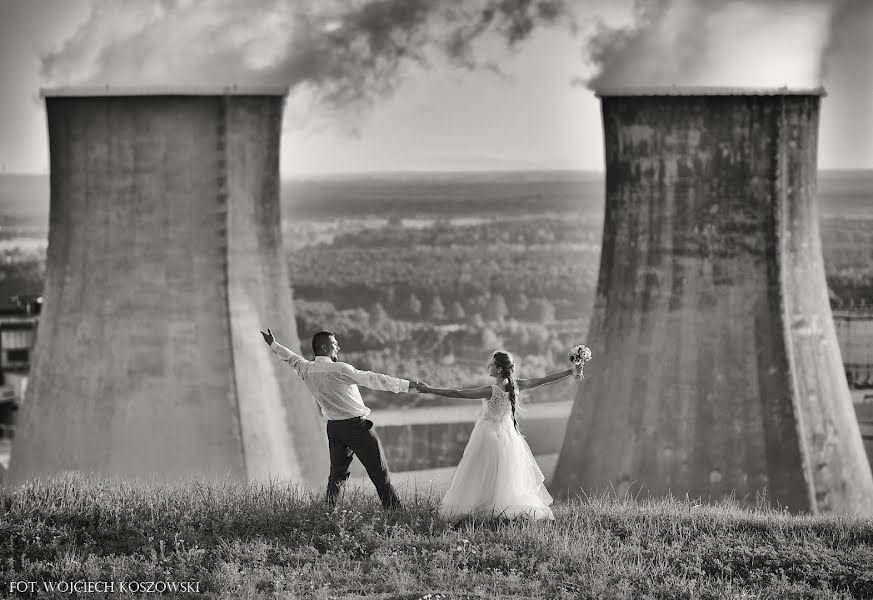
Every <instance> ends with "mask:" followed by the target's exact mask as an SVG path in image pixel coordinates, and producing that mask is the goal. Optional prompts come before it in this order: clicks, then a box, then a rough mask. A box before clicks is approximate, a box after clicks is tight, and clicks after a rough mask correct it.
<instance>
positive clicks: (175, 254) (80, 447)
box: [10, 95, 326, 481]
mask: <svg viewBox="0 0 873 600" xmlns="http://www.w3.org/2000/svg"><path fill="white" fill-rule="evenodd" d="M46 108H47V114H48V127H49V149H50V156H51V204H50V228H49V245H48V251H47V266H46V271H47V277H46V289H45V293H44V298H45V303H44V309H43V313H42V319H41V323H40V331H39V336H38V340H37V345H36V348H35V352H34V360H33V364H32V369H31V379H30V383H29V387H28V390H27V396H26V398H25V402H24V406H23V407H22V414H21V415H20V417H21V418H20V420H19V428H18V431H17V435H16V440H15V445H14V448H13V451H12V457H11V464H10V478H11V479H12V480H21V479H23V478H26V477H29V476H33V475H38V474H47V473H54V472H58V471H63V470H70V469H72V470H83V471H98V472H105V473H117V474H122V475H127V476H139V475H142V476H150V475H157V476H159V477H162V478H177V477H184V476H188V475H218V476H225V475H228V476H230V477H231V478H238V479H246V478H247V477H250V476H254V477H255V478H260V477H263V476H264V475H265V474H267V473H270V474H272V475H273V476H276V477H289V478H294V479H300V478H302V479H310V478H311V479H312V480H313V481H314V473H315V472H316V471H317V472H319V475H321V473H323V472H324V470H325V469H326V459H323V458H322V457H321V455H318V456H316V455H314V454H312V453H311V450H310V448H312V447H314V446H315V445H316V444H319V445H322V446H323V445H324V444H323V440H322V437H323V436H322V435H320V433H321V432H320V431H313V428H312V425H311V424H312V423H315V422H316V419H317V414H316V413H315V408H314V406H313V403H312V402H311V399H310V398H309V396H308V394H307V393H306V391H305V389H304V388H303V386H302V383H301V382H300V381H299V380H297V379H296V375H294V376H293V377H292V376H290V375H289V374H288V373H287V372H284V371H282V369H281V368H280V367H281V363H279V364H276V363H277V362H278V361H276V359H275V358H274V357H272V355H270V353H269V351H268V349H267V348H266V346H265V345H264V343H263V340H262V339H261V337H260V334H259V333H258V328H259V327H266V326H270V327H272V328H273V329H274V331H276V333H277V336H279V337H280V339H282V340H286V342H287V343H291V342H292V340H296V339H297V336H296V331H294V314H293V307H292V305H291V298H290V292H289V288H288V281H287V278H286V277H287V276H285V275H284V269H282V267H281V264H282V258H281V237H280V236H279V233H278V231H279V230H278V227H279V225H278V224H279V218H278V210H279V209H278V140H279V131H280V129H279V128H280V125H281V109H282V97H281V96H268V95H264V96H123V97H111V96H110V97H49V98H47V99H46ZM319 461H320V462H319Z"/></svg>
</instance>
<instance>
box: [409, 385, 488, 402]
mask: <svg viewBox="0 0 873 600" xmlns="http://www.w3.org/2000/svg"><path fill="white" fill-rule="evenodd" d="M418 391H419V392H421V393H422V394H434V395H435V396H445V397H446V398H468V399H470V400H473V399H475V398H489V397H490V396H491V387H490V386H487V385H486V386H484V387H480V388H469V389H465V390H455V389H449V388H432V387H430V386H429V385H425V384H423V383H422V384H421V385H420V386H419V388H418Z"/></svg>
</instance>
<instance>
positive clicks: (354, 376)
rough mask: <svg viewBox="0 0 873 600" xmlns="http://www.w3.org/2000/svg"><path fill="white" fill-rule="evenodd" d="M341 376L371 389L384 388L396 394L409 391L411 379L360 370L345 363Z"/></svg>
mask: <svg viewBox="0 0 873 600" xmlns="http://www.w3.org/2000/svg"><path fill="white" fill-rule="evenodd" d="M340 376H341V377H342V378H343V379H345V380H346V381H347V382H348V383H354V384H355V385H362V386H364V387H365V388H370V389H371V390H384V391H386V392H394V393H395V394H397V393H399V392H408V391H409V380H407V379H399V378H397V377H391V376H390V375H383V374H382V373H374V372H373V371H359V370H358V369H356V368H354V367H353V366H352V365H349V364H344V365H343V367H342V370H341V371H340Z"/></svg>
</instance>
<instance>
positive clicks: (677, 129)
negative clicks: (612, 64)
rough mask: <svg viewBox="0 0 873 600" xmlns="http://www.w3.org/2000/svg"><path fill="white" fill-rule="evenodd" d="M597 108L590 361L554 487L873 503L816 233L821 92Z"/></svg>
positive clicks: (658, 98) (616, 101) (795, 502)
mask: <svg viewBox="0 0 873 600" xmlns="http://www.w3.org/2000/svg"><path fill="white" fill-rule="evenodd" d="M602 103H603V104H602V107H603V123H604V135H605V153H606V208H605V211H606V212H605V222H604V232H603V249H602V255H601V264H600V274H599V280H598V289H597V295H596V300H595V307H594V312H593V316H592V323H591V326H590V328H589V331H590V336H589V340H590V345H591V346H592V350H593V352H594V360H593V361H592V363H590V366H589V368H587V369H586V373H589V374H590V375H588V378H587V379H586V380H585V381H584V382H583V384H582V385H581V386H580V388H579V392H578V396H577V399H576V402H575V405H574V408H573V411H572V413H571V417H570V421H569V424H568V427H567V435H566V437H565V440H564V444H563V447H562V451H561V455H560V458H559V460H558V464H557V466H556V473H555V477H554V480H553V487H554V489H556V490H570V493H573V492H574V491H575V490H578V489H579V488H580V487H581V488H583V489H586V490H598V489H609V488H610V487H614V488H615V489H616V490H617V491H618V492H619V493H622V492H623V491H624V490H626V489H628V488H629V486H630V485H631V484H632V483H633V485H635V486H636V488H637V489H638V487H643V488H644V489H645V490H646V491H647V492H649V493H652V494H654V495H666V494H668V493H673V494H674V495H679V496H684V495H685V494H686V493H687V494H689V495H690V496H691V497H700V498H719V497H723V496H726V495H729V494H731V493H735V494H736V496H737V497H739V498H743V497H745V496H746V495H750V497H751V498H753V499H754V497H755V493H756V492H761V491H763V490H764V489H765V488H766V490H767V493H768V496H769V498H770V499H771V500H772V501H776V502H779V503H780V504H781V505H782V506H785V507H788V508H789V509H791V510H812V511H818V510H847V511H850V512H857V513H868V514H870V513H873V479H871V474H870V469H869V467H868V465H867V461H866V457H865V454H864V448H863V445H862V442H861V437H860V434H859V431H858V425H857V422H856V420H855V417H854V414H853V409H852V404H851V399H850V396H849V391H848V387H847V385H846V380H845V376H844V373H843V368H842V364H841V361H840V352H839V347H838V346H837V340H836V335H835V333H834V326H833V321H832V319H831V314H830V307H829V303H828V295H827V288H826V285H825V278H824V268H823V261H822V256H821V247H820V241H819V234H818V224H817V215H816V205H815V172H816V146H817V129H818V109H819V97H818V96H817V95H787V96H776V95H706V96H694V95H648V96H643V95H637V96H635V95H624V96H619V95H614V96H604V97H603V99H602Z"/></svg>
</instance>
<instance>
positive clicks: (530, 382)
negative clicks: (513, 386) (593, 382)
mask: <svg viewBox="0 0 873 600" xmlns="http://www.w3.org/2000/svg"><path fill="white" fill-rule="evenodd" d="M572 374H573V369H565V370H563V371H558V372H557V373H551V374H550V375H546V376H545V377H531V378H530V379H516V383H518V389H520V390H533V389H536V388H538V387H540V386H542V385H548V384H550V383H555V382H556V381H561V380H562V379H564V378H565V377H570V376H571V375H572Z"/></svg>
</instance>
